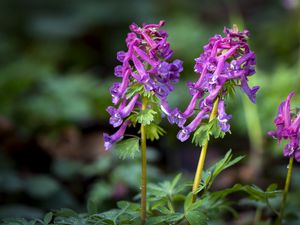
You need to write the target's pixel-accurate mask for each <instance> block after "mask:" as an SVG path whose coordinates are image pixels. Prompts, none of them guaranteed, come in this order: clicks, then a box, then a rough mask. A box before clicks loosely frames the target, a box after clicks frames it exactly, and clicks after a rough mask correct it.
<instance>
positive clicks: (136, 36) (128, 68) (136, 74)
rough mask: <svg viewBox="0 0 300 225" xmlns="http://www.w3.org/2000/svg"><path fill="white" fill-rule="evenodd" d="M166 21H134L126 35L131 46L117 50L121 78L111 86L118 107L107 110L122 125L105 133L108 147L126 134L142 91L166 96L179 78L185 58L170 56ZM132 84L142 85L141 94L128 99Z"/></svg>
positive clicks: (112, 120)
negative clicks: (163, 28)
mask: <svg viewBox="0 0 300 225" xmlns="http://www.w3.org/2000/svg"><path fill="white" fill-rule="evenodd" d="M163 25H164V21H160V22H159V23H158V24H143V26H142V27H139V26H138V25H137V24H134V23H133V24H131V25H130V27H129V28H130V31H131V32H129V33H128V35H127V37H126V46H127V48H128V50H127V51H119V52H118V53H117V60H118V61H119V62H120V64H121V65H117V66H116V67H115V69H114V74H115V76H117V77H119V78H121V79H122V80H121V82H115V83H114V84H113V85H112V87H111V88H110V93H111V96H112V103H113V104H114V105H115V107H113V106H109V107H108V108H107V112H108V113H109V114H110V119H109V123H110V124H111V125H112V126H113V127H119V126H121V127H120V129H119V131H118V132H117V133H116V134H114V135H112V136H109V135H107V134H104V139H105V148H106V149H109V148H110V147H111V145H112V143H114V142H116V141H118V140H119V139H120V138H121V137H122V136H123V134H124V132H125V128H126V127H127V125H128V122H126V118H128V117H129V116H130V114H131V112H132V111H133V110H134V109H135V108H137V109H138V110H140V107H141V103H140V102H139V101H138V99H139V96H140V94H143V93H140V92H150V93H148V94H149V95H151V96H152V95H155V96H156V97H158V98H159V99H161V100H163V99H166V98H167V96H168V95H169V93H170V92H171V91H173V89H174V87H173V85H174V84H175V83H177V82H178V81H179V77H180V73H181V72H182V71H183V67H182V61H181V60H178V59H176V60H174V61H170V60H169V59H170V58H171V56H172V54H173V51H172V50H171V49H170V44H169V43H168V40H167V39H168V34H167V32H166V31H164V30H162V29H161V27H162V26H163ZM132 85H135V86H133V88H135V87H136V86H139V85H140V86H139V87H137V88H138V93H139V94H136V95H135V96H134V97H130V98H129V99H128V96H130V94H129V93H131V91H132V88H130V86H132ZM141 86H142V88H140V87H141ZM129 88H130V89H129ZM128 101H129V102H128ZM127 102H128V104H127ZM126 104H127V105H126ZM124 121H125V122H124Z"/></svg>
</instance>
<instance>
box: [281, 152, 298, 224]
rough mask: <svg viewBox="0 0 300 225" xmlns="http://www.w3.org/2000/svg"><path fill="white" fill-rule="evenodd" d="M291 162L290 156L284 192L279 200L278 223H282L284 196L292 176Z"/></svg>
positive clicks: (292, 159) (292, 160)
mask: <svg viewBox="0 0 300 225" xmlns="http://www.w3.org/2000/svg"><path fill="white" fill-rule="evenodd" d="M293 162H294V158H293V157H291V158H290V160H289V165H288V173H287V176H286V180H285V186H284V192H283V196H282V201H281V205H280V212H279V217H278V221H279V224H282V220H283V217H284V210H285V204H286V198H287V195H288V192H289V188H290V183H291V178H292V170H293Z"/></svg>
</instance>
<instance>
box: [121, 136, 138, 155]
mask: <svg viewBox="0 0 300 225" xmlns="http://www.w3.org/2000/svg"><path fill="white" fill-rule="evenodd" d="M115 149H116V150H117V153H118V155H119V157H120V158H121V159H126V158H132V159H133V158H135V156H136V154H137V153H138V152H139V138H129V139H126V140H122V141H120V142H118V143H117V144H116V146H115Z"/></svg>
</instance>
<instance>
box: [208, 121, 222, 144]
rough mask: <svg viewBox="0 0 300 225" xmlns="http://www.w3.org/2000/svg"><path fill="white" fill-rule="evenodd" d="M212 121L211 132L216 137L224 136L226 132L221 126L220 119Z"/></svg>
mask: <svg viewBox="0 0 300 225" xmlns="http://www.w3.org/2000/svg"><path fill="white" fill-rule="evenodd" d="M211 123H212V127H211V130H210V134H211V135H212V136H213V137H214V138H215V139H217V138H219V137H220V138H224V136H225V133H224V132H223V131H222V130H221V128H220V126H219V121H218V119H216V118H215V119H214V120H213V121H211Z"/></svg>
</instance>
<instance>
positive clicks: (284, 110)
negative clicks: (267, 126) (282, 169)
mask: <svg viewBox="0 0 300 225" xmlns="http://www.w3.org/2000/svg"><path fill="white" fill-rule="evenodd" d="M293 95H294V92H292V93H290V94H289V95H288V97H287V98H286V100H285V101H283V102H282V103H281V104H280V105H279V107H278V113H277V116H276V117H275V119H274V124H275V126H276V128H277V129H276V130H275V131H270V132H269V133H268V134H269V135H270V136H272V137H273V138H276V139H277V140H278V141H279V142H280V141H281V140H282V139H287V140H289V143H288V144H286V145H285V147H284V151H283V155H284V156H285V157H294V158H295V159H296V160H297V161H298V162H300V148H299V141H300V113H298V114H297V115H295V116H294V118H293V117H292V115H291V106H290V105H291V98H292V97H293Z"/></svg>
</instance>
